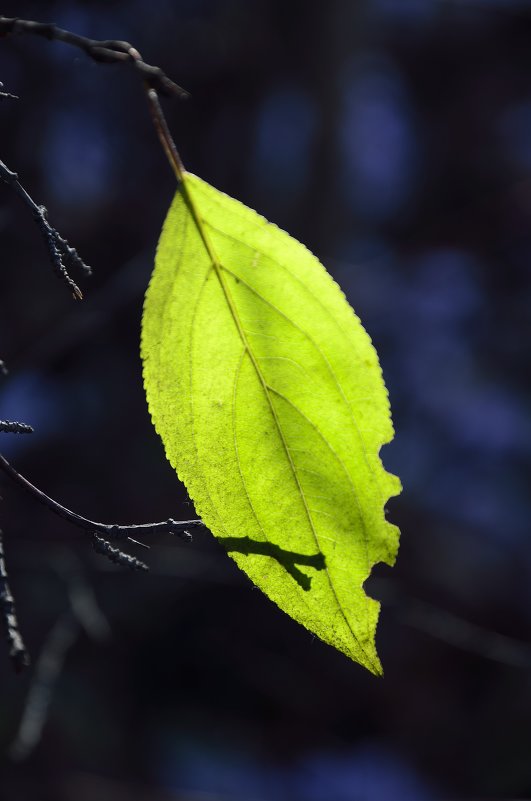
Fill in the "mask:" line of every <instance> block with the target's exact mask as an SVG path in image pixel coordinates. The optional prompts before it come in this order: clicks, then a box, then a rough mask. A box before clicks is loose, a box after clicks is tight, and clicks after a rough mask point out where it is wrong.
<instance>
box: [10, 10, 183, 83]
mask: <svg viewBox="0 0 531 801" xmlns="http://www.w3.org/2000/svg"><path fill="white" fill-rule="evenodd" d="M8 34H30V35H32V36H42V37H44V38H45V39H48V40H55V41H58V42H65V43H66V44H69V45H72V46H73V47H77V48H78V49H79V50H83V52H84V53H86V54H87V56H89V58H91V59H92V60H93V61H97V62H99V63H101V64H130V65H132V66H133V68H134V69H135V70H136V71H137V72H138V73H139V75H140V76H141V78H142V79H143V81H144V82H145V83H146V84H147V86H148V87H149V88H150V89H155V90H156V91H157V92H160V94H161V95H166V96H167V97H180V98H185V97H187V96H188V93H187V92H186V91H185V90H184V89H183V88H182V87H180V86H178V85H177V84H176V83H175V82H174V81H172V80H171V79H170V78H168V76H167V75H166V74H165V73H164V72H163V71H162V70H161V69H160V67H153V66H151V65H150V64H146V62H145V61H143V60H142V58H140V56H139V54H138V51H136V50H135V48H134V47H133V46H132V45H131V44H129V42H123V41H120V40H117V39H105V40H103V41H98V40H97V39H89V38H87V37H86V36H80V35H79V34H77V33H72V32H71V31H65V30H63V29H62V28H58V27H57V25H54V24H53V23H47V22H34V21H31V20H24V19H18V18H17V17H13V18H9V17H1V16H0V36H1V35H3V36H6V35H8ZM134 53H136V54H137V55H138V56H139V57H138V58H136V57H135V55H133V54H134Z"/></svg>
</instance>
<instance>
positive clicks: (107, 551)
mask: <svg viewBox="0 0 531 801" xmlns="http://www.w3.org/2000/svg"><path fill="white" fill-rule="evenodd" d="M93 548H94V550H95V551H96V553H99V554H101V555H102V556H106V557H107V559H109V561H111V562H114V564H115V565H120V567H128V568H129V569H130V570H149V568H148V566H147V565H146V563H145V562H141V561H140V559H137V558H136V556H131V554H128V553H125V552H124V551H121V550H120V549H119V548H113V546H112V545H111V543H110V542H109V541H108V540H105V539H104V538H103V537H100V536H99V534H94V535H93Z"/></svg>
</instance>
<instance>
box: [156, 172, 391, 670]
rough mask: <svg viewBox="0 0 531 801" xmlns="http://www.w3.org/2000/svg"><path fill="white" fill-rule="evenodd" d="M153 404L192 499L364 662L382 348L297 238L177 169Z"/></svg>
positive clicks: (269, 583) (377, 496)
mask: <svg viewBox="0 0 531 801" xmlns="http://www.w3.org/2000/svg"><path fill="white" fill-rule="evenodd" d="M142 358H143V362H144V382H145V388H146V393H147V398H148V404H149V409H150V412H151V415H152V418H153V421H154V424H155V427H156V429H157V431H158V433H159V434H160V436H161V437H162V441H163V443H164V446H165V449H166V455H167V457H168V459H169V461H170V462H171V464H172V465H173V466H174V467H175V469H176V470H177V473H178V475H179V478H180V479H181V480H182V481H183V482H184V484H185V485H186V488H187V490H188V492H189V494H190V497H191V499H192V500H193V502H194V504H195V507H196V511H197V513H198V514H199V515H200V516H201V518H202V519H203V521H204V522H205V524H206V525H207V526H208V527H209V528H210V529H211V531H212V532H213V533H214V534H215V535H216V537H218V538H220V539H221V541H222V542H223V543H224V544H225V546H226V548H227V550H228V551H229V552H230V554H231V556H232V557H233V558H234V559H235V561H236V562H237V564H238V565H239V567H241V569H242V570H244V571H245V572H246V573H247V575H248V576H249V577H250V578H251V579H252V581H253V582H254V583H255V584H256V585H257V586H258V587H260V588H261V589H262V590H263V591H264V592H265V593H266V595H268V596H269V597H270V598H271V599H272V600H273V601H275V603H277V604H278V605H279V606H280V608H281V609H283V610H284V611H285V612H287V613H288V614H289V615H291V616H292V617H293V618H295V620H297V621H299V622H300V623H302V624H303V625H304V626H306V627H307V628H308V629H309V630H310V631H312V632H314V633H315V634H316V635H317V636H318V637H320V638H321V639H322V640H324V641H325V642H327V643H330V644H331V645H333V646H335V647H336V648H338V649H339V650H340V651H343V652H344V653H345V654H347V655H348V656H350V657H351V658H352V659H354V660H356V661H357V662H360V663H361V664H362V665H365V667H367V668H368V669H369V670H370V671H372V672H373V673H375V674H377V675H379V674H381V672H382V670H381V665H380V662H379V659H378V656H377V653H376V649H375V644H374V635H375V629H376V623H377V618H378V612H379V603H378V602H377V601H375V600H373V599H371V598H369V597H368V596H367V595H366V594H365V592H364V590H363V583H364V581H365V580H366V579H367V577H368V576H369V573H370V571H371V568H372V566H373V565H374V564H375V563H376V562H386V563H387V564H389V565H392V564H393V563H394V560H395V556H396V551H397V548H398V529H397V528H396V527H395V526H392V525H391V524H390V523H388V522H386V520H385V516H384V504H385V502H386V501H387V499H388V498H389V497H390V496H391V495H396V494H398V493H399V492H400V482H399V480H398V479H397V478H396V477H395V476H392V475H390V474H389V473H387V472H385V470H384V469H383V467H382V464H381V461H380V458H379V455H378V454H379V450H380V447H381V446H382V444H384V443H386V442H389V441H390V440H391V439H392V436H393V428H392V424H391V419H390V412H389V402H388V398H387V393H386V390H385V386H384V383H383V379H382V375H381V370H380V367H379V364H378V358H377V355H376V352H375V350H374V348H373V346H372V344H371V341H370V339H369V337H368V335H367V334H366V332H365V331H364V329H363V328H362V326H361V323H360V322H359V320H358V318H357V317H356V316H355V314H354V312H353V311H352V309H351V307H350V306H349V305H348V303H347V301H346V299H345V297H344V295H343V294H342V292H341V290H340V289H339V287H338V286H337V284H336V283H335V282H334V281H333V280H332V278H331V277H330V275H329V274H328V273H327V272H326V270H325V269H324V267H323V266H322V265H321V264H320V263H319V261H318V260H317V259H316V258H315V257H314V256H313V255H312V254H311V253H310V252H309V251H308V250H307V249H306V248H305V247H304V246H303V245H301V244H300V243H299V242H297V241H296V240H294V239H293V238H291V237H290V236H289V235H288V234H286V233H285V232H284V231H281V230H280V229H279V228H277V227H276V226H274V225H272V224H270V223H268V222H267V221H266V220H265V219H264V218H263V217H260V216H259V215H258V214H256V212H254V211H252V210H251V209H249V208H247V207H246V206H244V205H242V204H241V203H239V202H238V201H236V200H233V199H232V198H230V197H228V196H227V195H224V194H222V193H221V192H219V191H217V190H216V189H214V188H213V187H211V186H209V185H208V184H206V183H205V182H203V181H201V180H200V179H199V178H197V177H195V176H193V175H191V174H189V173H184V177H183V182H182V183H181V185H180V188H179V190H178V192H177V194H176V196H175V199H174V201H173V203H172V206H171V208H170V211H169V213H168V216H167V219H166V222H165V224H164V228H163V231H162V235H161V238H160V242H159V246H158V251H157V259H156V266H155V270H154V273H153V277H152V279H151V283H150V285H149V289H148V292H147V295H146V301H145V307H144V316H143V329H142Z"/></svg>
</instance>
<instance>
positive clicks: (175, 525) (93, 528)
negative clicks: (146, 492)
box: [0, 454, 204, 542]
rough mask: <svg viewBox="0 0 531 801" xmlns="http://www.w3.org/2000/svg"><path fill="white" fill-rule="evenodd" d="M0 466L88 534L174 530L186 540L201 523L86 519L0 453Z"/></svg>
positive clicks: (109, 535) (121, 537) (124, 535)
mask: <svg viewBox="0 0 531 801" xmlns="http://www.w3.org/2000/svg"><path fill="white" fill-rule="evenodd" d="M0 470H2V471H3V472H4V473H6V475H8V476H9V477H10V478H12V479H13V481H15V482H16V483H17V484H19V486H21V487H23V488H24V489H25V490H26V491H27V492H29V493H31V495H33V497H34V498H36V499H37V500H38V501H40V503H42V504H44V506H47V507H48V509H50V510H51V511H52V512H54V514H56V515H58V516H59V517H62V518H63V519H64V520H67V521H68V522H69V523H72V525H74V526H77V527H78V528H81V529H83V531H86V532H88V533H89V534H91V535H93V534H94V533H96V534H100V535H102V536H103V537H104V538H106V539H114V540H124V539H129V540H131V536H130V535H131V534H135V535H136V536H139V535H140V536H141V535H142V534H176V535H178V536H180V537H182V539H184V540H186V541H187V542H189V541H190V540H191V539H192V535H191V534H190V532H189V531H188V529H191V528H198V527H202V526H203V525H204V523H203V522H202V521H201V520H173V519H171V518H170V519H169V520H165V521H163V522H161V523H140V524H132V525H125V526H123V525H118V524H116V523H97V522H95V521H94V520H89V519H88V518H86V517H83V516H82V515H78V514H77V513H76V512H71V511H70V509H67V508H66V506H63V505H62V504H60V503H58V502H57V501H54V500H53V498H50V497H49V496H48V495H46V493H45V492H42V490H40V489H38V488H37V487H35V486H34V485H33V484H32V483H31V482H30V481H28V479H27V478H24V476H22V475H21V474H20V473H19V472H18V471H17V470H15V468H14V467H12V465H10V464H9V462H8V461H7V459H6V458H5V457H4V456H2V455H1V454H0Z"/></svg>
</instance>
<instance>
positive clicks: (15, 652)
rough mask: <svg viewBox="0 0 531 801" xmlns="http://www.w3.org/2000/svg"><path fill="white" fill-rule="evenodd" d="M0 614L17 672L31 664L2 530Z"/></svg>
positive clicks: (0, 539)
mask: <svg viewBox="0 0 531 801" xmlns="http://www.w3.org/2000/svg"><path fill="white" fill-rule="evenodd" d="M0 616H1V618H2V623H3V626H4V629H5V637H6V640H7V644H8V648H9V658H10V659H11V660H12V662H13V665H14V666H15V670H16V671H17V673H20V671H21V670H23V668H25V667H26V666H27V665H29V656H28V652H27V651H26V646H25V645H24V640H23V639H22V635H21V633H20V630H19V627H18V621H17V613H16V609H15V600H14V598H13V595H12V593H11V590H10V588H9V584H8V575H7V568H6V562H5V556H4V542H3V537H2V532H1V531H0Z"/></svg>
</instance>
